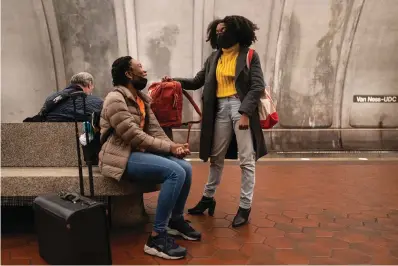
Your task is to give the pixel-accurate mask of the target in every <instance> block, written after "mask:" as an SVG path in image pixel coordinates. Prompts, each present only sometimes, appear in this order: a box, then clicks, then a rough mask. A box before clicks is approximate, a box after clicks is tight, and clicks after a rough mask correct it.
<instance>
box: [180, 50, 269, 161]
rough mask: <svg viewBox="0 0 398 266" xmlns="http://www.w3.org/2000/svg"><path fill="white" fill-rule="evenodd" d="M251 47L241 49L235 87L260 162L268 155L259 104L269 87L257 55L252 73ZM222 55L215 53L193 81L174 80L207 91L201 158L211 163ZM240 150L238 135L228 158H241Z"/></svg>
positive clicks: (231, 145)
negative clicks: (248, 122)
mask: <svg viewBox="0 0 398 266" xmlns="http://www.w3.org/2000/svg"><path fill="white" fill-rule="evenodd" d="M248 50H249V48H247V47H241V49H240V51H239V55H238V58H237V61H236V71H235V87H236V90H237V92H238V96H239V98H240V100H241V102H242V104H241V106H240V109H239V112H240V113H245V114H247V115H248V116H249V117H250V129H251V132H252V136H253V145H254V149H255V151H256V160H258V159H260V158H261V157H263V156H265V155H266V154H267V148H266V145H265V140H264V135H263V131H262V129H261V126H260V117H259V115H258V103H259V101H260V97H261V95H262V92H263V91H264V88H265V82H264V77H263V72H262V69H261V64H260V59H259V56H258V54H257V53H256V52H254V54H253V58H252V61H251V65H250V70H249V69H248V68H247V66H246V57H247V53H248ZM221 54H222V50H217V51H215V52H213V53H212V54H211V55H210V56H209V57H208V58H207V60H206V62H205V64H204V67H203V68H202V70H200V71H199V72H198V73H197V74H196V76H195V77H194V78H192V79H186V78H174V80H176V81H179V82H180V83H181V86H182V88H183V89H184V90H197V89H200V88H201V87H202V86H203V87H204V89H203V96H202V101H203V110H202V113H203V118H202V130H201V134H200V151H199V157H200V159H202V160H203V161H205V162H207V161H208V159H209V157H210V155H211V150H212V143H213V133H214V123H215V117H216V111H217V96H216V91H217V80H216V68H217V62H218V59H219V58H220V56H221ZM237 153H238V149H237V143H236V136H235V134H234V136H233V138H232V141H231V143H230V146H229V148H228V152H227V154H226V156H225V158H226V159H237V158H238V156H237V155H238V154H237Z"/></svg>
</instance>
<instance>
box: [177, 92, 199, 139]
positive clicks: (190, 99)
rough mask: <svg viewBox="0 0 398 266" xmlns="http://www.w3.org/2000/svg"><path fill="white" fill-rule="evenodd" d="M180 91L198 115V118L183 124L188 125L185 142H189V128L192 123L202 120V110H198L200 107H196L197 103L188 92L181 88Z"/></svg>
mask: <svg viewBox="0 0 398 266" xmlns="http://www.w3.org/2000/svg"><path fill="white" fill-rule="evenodd" d="M182 93H183V94H184V96H185V97H186V98H187V99H188V101H189V102H190V103H191V104H192V106H193V108H194V109H195V111H196V113H197V114H198V115H199V117H200V118H199V120H196V121H189V122H186V123H184V125H188V136H187V143H189V136H190V135H191V128H192V126H193V124H199V123H200V122H202V112H201V111H200V108H199V107H198V105H197V104H196V103H195V101H194V99H192V97H191V95H190V94H189V93H188V92H186V91H185V90H182Z"/></svg>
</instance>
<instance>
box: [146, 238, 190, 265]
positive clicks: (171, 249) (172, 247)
mask: <svg viewBox="0 0 398 266" xmlns="http://www.w3.org/2000/svg"><path fill="white" fill-rule="evenodd" d="M144 252H145V253H147V254H149V255H152V256H157V257H160V258H163V259H167V260H178V259H182V258H184V257H185V256H186V255H187V249H186V248H184V247H181V246H179V245H177V244H176V243H175V241H174V238H173V237H171V236H169V235H167V233H166V232H164V233H161V234H159V235H157V236H155V237H154V236H151V235H150V236H149V238H148V241H147V242H146V244H145V246H144Z"/></svg>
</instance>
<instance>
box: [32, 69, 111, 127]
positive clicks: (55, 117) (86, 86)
mask: <svg viewBox="0 0 398 266" xmlns="http://www.w3.org/2000/svg"><path fill="white" fill-rule="evenodd" d="M93 90H94V78H93V76H92V75H91V74H90V73H87V72H80V73H77V74H75V75H73V77H72V78H71V80H70V85H69V86H68V87H66V88H65V89H63V90H62V91H58V92H55V93H53V94H51V95H50V96H49V97H48V98H47V99H46V101H45V103H44V105H43V107H42V109H41V110H40V114H42V116H43V118H44V121H43V122H73V121H74V119H75V117H74V111H73V101H72V98H69V97H65V96H66V95H68V94H69V93H73V92H77V91H83V92H85V93H86V94H87V98H86V112H87V114H92V113H93V112H101V110H102V104H103V100H102V99H101V98H100V97H98V96H94V95H92V93H93ZM60 96H61V97H60ZM58 101H59V102H58ZM76 110H77V113H78V114H83V101H82V99H81V98H77V99H76Z"/></svg>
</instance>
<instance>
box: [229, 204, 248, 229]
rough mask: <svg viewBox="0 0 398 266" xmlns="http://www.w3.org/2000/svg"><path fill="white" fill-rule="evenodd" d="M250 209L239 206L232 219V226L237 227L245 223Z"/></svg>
mask: <svg viewBox="0 0 398 266" xmlns="http://www.w3.org/2000/svg"><path fill="white" fill-rule="evenodd" d="M250 211H251V208H250V209H243V208H241V207H239V210H238V213H237V214H236V216H235V218H234V220H233V221H232V227H239V226H242V225H244V224H246V223H247V222H248V221H249V215H250Z"/></svg>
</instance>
